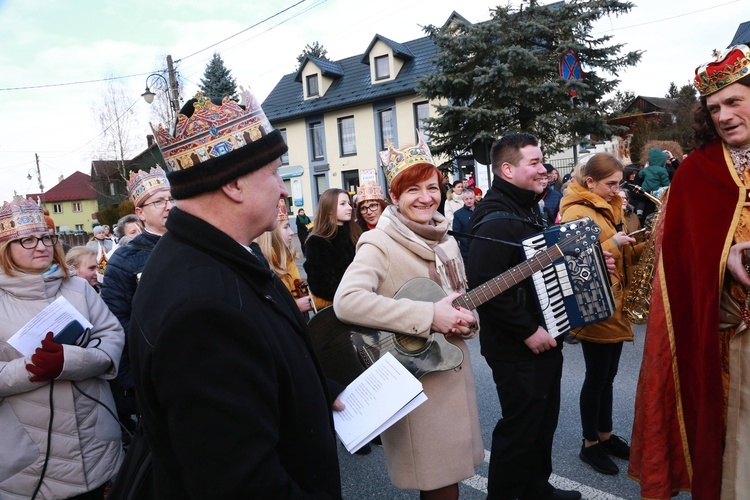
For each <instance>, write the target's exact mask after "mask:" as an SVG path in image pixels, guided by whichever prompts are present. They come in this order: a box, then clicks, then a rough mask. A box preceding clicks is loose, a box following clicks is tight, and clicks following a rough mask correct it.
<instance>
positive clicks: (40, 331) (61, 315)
mask: <svg viewBox="0 0 750 500" xmlns="http://www.w3.org/2000/svg"><path fill="white" fill-rule="evenodd" d="M74 319H75V320H78V322H79V323H80V324H81V325H83V327H84V328H93V326H94V325H92V324H91V323H90V322H89V320H87V319H86V318H84V317H83V315H82V314H81V313H80V312H78V309H76V308H75V307H73V305H72V304H71V303H70V302H68V301H67V300H66V299H65V297H63V296H60V297H58V298H57V300H55V301H54V302H53V303H51V304H50V305H48V306H47V307H45V308H44V309H43V310H42V312H40V313H39V314H37V315H36V316H34V317H33V318H31V320H30V321H29V322H28V323H26V324H25V325H23V326H22V327H21V329H20V330H18V331H17V332H16V333H15V334H13V336H12V337H11V338H9V339H8V343H9V344H10V345H12V346H13V347H14V348H15V349H16V350H17V351H18V352H20V353H21V354H23V355H24V356H31V355H32V354H34V351H35V350H36V348H37V347H40V346H41V345H42V339H44V337H45V336H46V335H47V332H53V333H59V332H60V330H62V329H63V328H65V325H67V324H68V323H70V322H71V321H73V320H74Z"/></svg>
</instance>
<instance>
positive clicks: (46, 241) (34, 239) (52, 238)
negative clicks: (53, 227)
mask: <svg viewBox="0 0 750 500" xmlns="http://www.w3.org/2000/svg"><path fill="white" fill-rule="evenodd" d="M13 241H17V242H18V243H20V244H21V246H22V247H23V248H25V249H26V250H31V249H32V248H36V246H37V245H38V244H39V242H40V241H41V242H42V245H44V246H45V247H53V246H55V245H57V235H56V234H45V235H44V236H41V237H39V236H27V237H26V238H21V239H20V240H13Z"/></svg>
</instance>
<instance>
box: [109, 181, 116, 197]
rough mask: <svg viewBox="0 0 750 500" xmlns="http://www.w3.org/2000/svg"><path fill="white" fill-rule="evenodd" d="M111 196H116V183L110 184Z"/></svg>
mask: <svg viewBox="0 0 750 500" xmlns="http://www.w3.org/2000/svg"><path fill="white" fill-rule="evenodd" d="M109 195H110V196H114V195H115V183H114V182H110V183H109Z"/></svg>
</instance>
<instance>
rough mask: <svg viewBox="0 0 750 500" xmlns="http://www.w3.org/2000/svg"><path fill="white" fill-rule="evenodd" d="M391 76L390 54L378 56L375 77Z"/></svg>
mask: <svg viewBox="0 0 750 500" xmlns="http://www.w3.org/2000/svg"><path fill="white" fill-rule="evenodd" d="M390 77H391V69H390V65H389V64H388V55H384V56H377V57H376V58H375V79H376V80H385V79H386V78H390Z"/></svg>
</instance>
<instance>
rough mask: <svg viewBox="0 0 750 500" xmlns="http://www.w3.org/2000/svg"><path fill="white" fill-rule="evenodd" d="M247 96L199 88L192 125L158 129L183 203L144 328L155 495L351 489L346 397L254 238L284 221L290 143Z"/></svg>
mask: <svg viewBox="0 0 750 500" xmlns="http://www.w3.org/2000/svg"><path fill="white" fill-rule="evenodd" d="M245 102H246V103H247V110H245V109H243V108H241V107H239V106H238V105H237V104H236V103H234V101H229V102H226V103H223V104H221V105H218V103H216V104H214V103H212V102H210V101H209V100H208V99H207V98H205V97H203V95H202V94H200V93H199V94H198V95H197V96H196V99H191V100H190V101H189V102H188V103H187V104H186V105H185V106H184V107H183V109H182V111H181V114H183V115H185V116H187V117H188V118H187V120H188V122H189V123H188V124H187V125H186V126H185V127H183V128H182V129H181V130H183V132H182V135H180V136H178V137H171V135H169V133H168V132H166V131H164V130H162V129H160V130H157V131H156V140H157V142H158V144H159V147H160V149H161V151H162V154H163V155H164V158H165V160H166V162H167V164H168V165H170V167H171V169H170V173H169V174H168V176H169V181H170V184H171V189H172V196H173V197H174V198H175V199H176V200H177V207H175V208H173V209H172V210H171V212H170V214H169V218H168V220H167V228H168V230H169V231H168V233H167V234H165V235H164V236H163V237H162V239H161V240H160V241H159V244H158V245H157V246H156V248H155V249H154V251H153V252H152V253H151V257H150V258H149V261H148V263H147V264H146V267H145V268H144V270H143V275H142V279H141V281H140V283H139V285H138V291H137V292H136V295H135V299H134V301H133V316H132V318H131V325H130V353H131V359H132V361H133V364H134V366H137V369H136V371H135V382H136V394H137V395H138V401H139V406H140V409H141V411H142V418H143V424H144V427H145V431H146V436H147V438H148V442H149V444H150V446H151V449H152V451H153V473H154V478H155V488H156V492H155V497H156V498H170V499H183V498H201V499H202V498H340V496H341V491H340V477H339V470H338V459H337V455H336V441H335V437H334V430H333V420H332V417H331V412H330V407H331V401H332V398H331V397H330V396H329V394H328V391H327V388H326V384H325V380H324V378H323V374H322V371H321V369H320V367H319V365H318V363H317V361H316V358H315V355H314V354H313V351H312V347H311V343H310V339H309V333H308V330H307V325H306V323H305V320H304V319H303V317H302V315H301V313H300V312H299V309H298V308H297V306H296V304H295V302H294V300H293V299H292V296H291V294H290V293H289V292H288V291H287V290H286V288H285V287H284V285H283V284H282V283H281V281H279V279H278V278H276V276H275V275H274V273H273V272H272V271H271V270H270V269H269V268H268V267H267V265H266V264H265V261H263V260H261V258H259V256H258V255H257V251H253V249H251V247H250V245H251V242H252V241H253V239H254V238H256V237H257V236H259V235H260V234H262V233H263V232H265V231H269V230H272V229H273V228H274V227H275V226H276V224H277V210H276V207H277V203H278V201H279V199H284V198H285V197H286V196H287V192H286V190H285V188H284V184H283V181H282V179H281V177H280V176H279V175H278V172H277V169H278V168H279V166H280V165H281V162H280V160H279V158H280V157H281V155H282V154H283V153H284V152H286V150H287V147H286V145H285V143H284V140H283V138H282V136H281V133H280V132H279V131H278V130H273V129H272V127H271V125H270V123H269V122H268V120H267V119H266V117H265V114H264V113H263V110H262V109H261V108H260V106H259V105H258V104H257V101H256V100H255V99H254V98H253V97H252V96H247V97H246V99H245ZM229 117H231V118H232V120H229V119H228V118H229ZM230 126H231V127H232V128H230ZM234 127H238V128H240V129H241V130H244V133H237V132H236V130H234ZM208 129H210V130H211V134H209V132H208ZM199 136H200V137H202V138H205V137H211V138H212V140H213V142H208V143H207V144H204V143H202V142H201V141H198V140H194V139H195V138H196V137H199ZM237 137H239V139H237ZM243 138H244V140H242V139H243ZM251 138H256V140H252V139H251ZM226 143H230V144H231V146H227V145H226ZM186 144H187V145H188V148H193V149H195V150H194V151H191V150H189V149H188V150H187V151H186V150H185V149H184V146H185V145H186ZM175 145H176V146H175ZM201 148H206V149H204V150H203V151H200V149H201ZM213 148H215V149H214V150H213V151H212V149H213ZM206 153H210V154H206ZM183 155H184V156H183ZM188 159H189V160H190V161H188ZM201 159H202V161H201ZM180 165H181V166H183V167H184V166H185V165H190V166H189V167H184V168H182V169H180V168H175V166H180ZM256 248H257V247H256Z"/></svg>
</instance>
